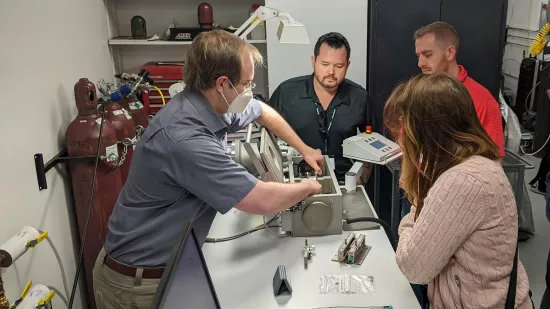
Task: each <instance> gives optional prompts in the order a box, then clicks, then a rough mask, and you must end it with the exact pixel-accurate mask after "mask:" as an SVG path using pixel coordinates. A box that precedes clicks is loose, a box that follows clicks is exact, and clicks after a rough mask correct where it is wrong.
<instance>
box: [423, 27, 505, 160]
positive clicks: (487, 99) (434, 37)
mask: <svg viewBox="0 0 550 309" xmlns="http://www.w3.org/2000/svg"><path fill="white" fill-rule="evenodd" d="M414 39H415V47H416V56H417V57H418V67H419V68H420V69H422V73H424V74H431V73H434V72H446V73H448V74H450V75H452V76H455V77H456V78H458V79H459V80H460V81H461V82H463V83H464V86H466V88H468V91H469V92H470V95H471V96H472V99H473V101H474V106H475V109H476V112H477V117H478V118H479V121H480V122H481V125H482V126H483V128H484V129H485V131H487V133H488V134H489V136H490V137H491V138H492V139H493V142H495V144H497V146H498V148H499V149H500V155H501V156H502V157H504V154H505V153H504V131H503V128H502V118H501V114H500V105H499V104H498V103H497V101H496V100H495V98H494V97H493V96H492V95H491V93H490V92H489V91H488V90H487V89H486V88H485V87H483V86H482V85H480V84H479V83H478V82H476V81H475V80H474V79H472V78H471V77H469V76H468V72H467V71H466V69H464V67H463V66H461V65H458V64H457V62H456V55H457V53H458V46H459V38H458V33H457V32H456V30H455V29H454V28H453V26H451V25H449V24H448V23H445V22H435V23H432V24H429V25H427V26H424V27H422V28H420V29H418V30H417V31H416V32H415V33H414Z"/></svg>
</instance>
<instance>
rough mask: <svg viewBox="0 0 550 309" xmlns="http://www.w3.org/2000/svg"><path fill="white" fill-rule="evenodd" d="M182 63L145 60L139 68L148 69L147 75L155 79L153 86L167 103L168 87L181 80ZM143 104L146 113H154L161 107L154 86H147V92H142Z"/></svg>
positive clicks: (160, 101) (168, 97)
mask: <svg viewBox="0 0 550 309" xmlns="http://www.w3.org/2000/svg"><path fill="white" fill-rule="evenodd" d="M183 65H184V61H181V62H147V63H146V64H144V65H143V66H141V68H140V69H141V70H147V71H149V77H150V78H151V79H153V80H154V81H155V83H154V86H157V87H158V88H159V89H160V91H161V92H162V95H163V96H164V100H165V101H166V103H167V104H168V101H169V100H170V93H168V88H170V86H172V85H173V84H175V83H178V82H181V81H183ZM143 105H144V107H145V111H146V112H147V115H155V114H156V113H157V112H158V111H159V110H160V109H161V108H162V99H161V97H160V94H159V93H158V91H157V90H156V89H155V88H154V87H151V88H149V92H148V93H146V92H144V93H143Z"/></svg>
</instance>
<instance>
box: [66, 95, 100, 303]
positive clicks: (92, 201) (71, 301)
mask: <svg viewBox="0 0 550 309" xmlns="http://www.w3.org/2000/svg"><path fill="white" fill-rule="evenodd" d="M106 105H107V104H106V103H103V104H102V105H101V113H100V117H101V124H100V126H99V138H98V141H97V152H96V155H95V166H94V173H93V176H92V188H91V190H90V205H88V214H87V215H86V223H85V224H84V235H82V243H81V244H80V253H79V255H78V266H77V267H76V274H75V276H74V282H73V289H72V292H71V297H70V299H69V305H68V306H67V308H68V309H72V308H73V303H74V298H75V296H76V287H77V285H78V278H79V277H80V270H81V269H82V263H83V258H82V257H83V256H84V245H86V237H87V236H88V225H89V223H90V215H91V213H92V207H93V203H94V190H95V182H96V178H97V166H98V165H99V158H100V155H101V141H102V140H103V124H104V123H105V106H106Z"/></svg>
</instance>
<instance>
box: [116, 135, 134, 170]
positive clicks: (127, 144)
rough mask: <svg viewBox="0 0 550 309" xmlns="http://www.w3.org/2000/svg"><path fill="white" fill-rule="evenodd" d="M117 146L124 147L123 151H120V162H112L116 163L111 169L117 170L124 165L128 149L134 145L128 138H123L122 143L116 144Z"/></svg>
mask: <svg viewBox="0 0 550 309" xmlns="http://www.w3.org/2000/svg"><path fill="white" fill-rule="evenodd" d="M118 143H119V144H122V145H124V149H122V155H121V156H120V160H118V162H116V161H117V160H113V161H115V162H116V163H115V164H114V165H113V169H116V168H119V167H121V166H122V164H124V161H126V156H127V155H128V147H129V146H132V145H134V141H132V140H131V139H129V138H125V139H124V140H123V141H122V142H118Z"/></svg>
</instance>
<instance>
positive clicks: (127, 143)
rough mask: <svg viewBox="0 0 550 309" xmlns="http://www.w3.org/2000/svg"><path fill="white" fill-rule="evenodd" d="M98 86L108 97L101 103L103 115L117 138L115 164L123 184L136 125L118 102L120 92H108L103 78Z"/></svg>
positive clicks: (134, 140)
mask: <svg viewBox="0 0 550 309" xmlns="http://www.w3.org/2000/svg"><path fill="white" fill-rule="evenodd" d="M98 88H99V91H100V92H101V93H102V94H104V95H109V97H110V100H108V101H106V102H105V103H103V104H105V105H106V106H105V114H104V117H105V119H106V120H108V121H109V122H110V123H111V124H113V126H114V128H115V132H116V137H117V140H118V156H119V158H120V159H119V160H118V163H117V164H116V166H117V167H120V172H121V176H122V184H124V183H125V182H126V179H127V178H128V173H129V172H130V162H132V155H133V154H134V146H135V144H136V143H137V139H136V125H135V123H134V119H133V118H132V115H130V112H128V110H126V109H125V108H123V107H122V106H121V105H120V104H119V102H120V101H121V100H122V95H121V94H119V93H117V92H110V88H109V87H108V86H107V83H105V81H104V80H101V81H99V82H98Z"/></svg>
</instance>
